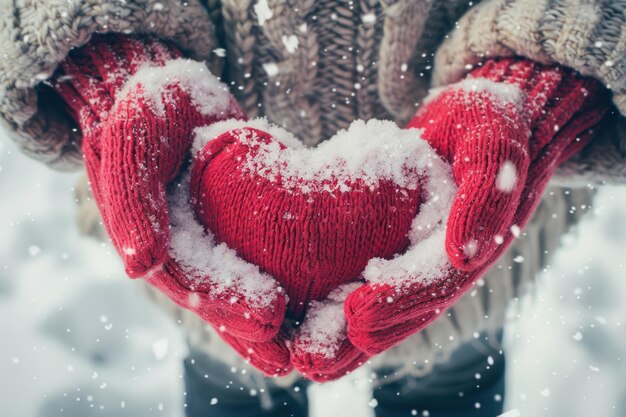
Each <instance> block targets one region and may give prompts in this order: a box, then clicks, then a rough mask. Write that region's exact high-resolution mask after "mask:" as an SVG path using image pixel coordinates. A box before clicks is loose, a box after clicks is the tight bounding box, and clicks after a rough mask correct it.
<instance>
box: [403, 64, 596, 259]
mask: <svg viewBox="0 0 626 417" xmlns="http://www.w3.org/2000/svg"><path fill="white" fill-rule="evenodd" d="M607 106H608V100H607V93H606V89H605V88H604V87H603V86H602V85H600V83H598V82H597V81H596V80H594V79H591V78H583V77H580V76H579V75H577V74H576V73H575V72H573V71H571V70H568V69H566V68H561V67H558V66H544V65H541V64H537V63H535V62H532V61H529V60H524V59H514V58H510V59H501V60H489V61H487V62H486V63H485V65H483V66H482V67H479V68H477V69H475V70H473V71H472V72H471V73H470V74H469V75H468V76H467V78H466V79H465V80H463V81H461V82H460V83H457V84H455V85H453V86H450V87H445V88H443V89H442V90H440V91H437V92H435V93H434V94H433V96H432V98H430V99H427V100H426V103H425V105H424V107H423V108H422V109H421V110H420V111H418V112H417V114H416V115H415V117H414V118H413V120H411V122H410V123H409V125H408V127H410V128H412V127H414V128H420V129H423V130H424V132H423V135H422V137H423V138H425V139H426V140H427V141H428V142H429V143H430V144H431V146H432V147H433V148H435V150H436V151H437V152H439V154H440V155H441V156H443V157H444V158H446V159H447V160H448V161H449V162H450V163H451V164H452V168H453V172H454V176H455V180H456V182H457V184H458V187H459V191H458V196H457V199H456V201H455V202H454V205H453V207H452V210H451V213H450V218H449V220H448V230H447V238H446V249H447V251H448V255H449V256H450V260H451V262H452V264H453V265H454V266H455V267H456V268H458V269H460V270H465V271H473V270H475V269H476V268H478V267H480V266H482V265H484V264H486V263H487V264H488V263H490V262H491V261H493V260H494V259H495V257H496V253H500V252H501V251H502V244H503V242H504V241H508V240H510V239H511V238H512V237H513V235H515V234H517V233H518V231H519V228H520V227H522V226H523V225H524V223H525V221H526V220H527V219H528V217H529V216H530V214H531V213H532V212H533V211H534V208H535V206H536V205H537V204H538V203H539V197H540V196H541V193H542V192H543V188H544V186H545V184H546V182H547V181H548V180H549V178H550V176H551V175H552V173H553V172H554V170H555V169H556V167H557V165H558V164H559V163H560V162H562V161H564V160H565V159H567V158H569V157H570V156H571V155H573V154H574V153H576V152H577V151H578V150H580V149H581V148H582V147H583V146H584V145H585V144H587V142H588V140H589V139H590V137H591V133H590V132H589V128H590V127H592V126H593V125H595V124H596V123H598V121H599V120H600V119H601V118H602V117H603V116H604V114H605V112H606V110H607Z"/></svg>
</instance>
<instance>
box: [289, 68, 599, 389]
mask: <svg viewBox="0 0 626 417" xmlns="http://www.w3.org/2000/svg"><path fill="white" fill-rule="evenodd" d="M608 103H609V100H608V97H607V93H606V90H605V89H604V88H603V87H602V86H601V85H600V84H599V83H597V82H596V81H594V80H592V79H589V78H583V77H580V76H578V75H577V74H575V73H573V72H572V71H569V70H566V69H562V68H559V67H546V66H542V65H540V64H536V63H533V62H529V61H526V60H522V59H503V60H491V61H488V62H487V63H486V64H485V65H484V66H483V67H481V68H479V69H477V70H475V71H473V72H472V73H471V74H470V75H469V76H468V77H467V78H466V79H465V80H463V81H461V82H460V83H457V84H454V85H451V86H447V87H444V88H442V89H439V90H438V91H435V92H433V94H432V95H431V96H430V97H429V98H428V99H427V100H426V102H425V105H424V107H423V108H422V109H420V110H419V111H418V113H417V114H416V116H415V118H414V119H413V120H412V121H411V123H410V124H409V127H416V128H421V129H422V132H421V136H422V138H424V139H426V140H427V141H428V142H429V143H430V144H431V146H433V148H435V149H436V150H437V152H439V154H440V155H441V156H443V157H444V158H445V159H447V160H448V161H449V162H450V163H451V165H452V171H453V175H454V180H455V182H456V183H457V185H458V187H459V189H458V192H457V194H456V197H455V198H454V201H453V202H451V206H449V208H448V210H449V217H448V220H447V222H446V224H444V223H443V222H442V224H440V225H439V226H438V228H437V230H436V231H434V232H433V233H432V234H431V235H430V237H429V238H427V239H424V240H423V241H421V242H419V243H418V244H417V245H416V246H415V247H413V248H412V249H410V250H409V251H407V252H406V253H404V254H403V255H402V256H400V257H398V258H396V259H393V260H389V261H381V260H376V261H373V262H371V263H370V264H369V265H368V267H367V268H366V269H365V271H364V273H363V278H364V279H365V281H367V283H366V284H364V285H362V286H360V287H359V288H357V289H356V290H354V291H352V292H351V293H350V294H349V295H347V297H346V298H345V302H344V305H343V308H344V313H345V326H347V334H348V339H349V340H348V341H346V340H344V339H339V338H334V339H333V338H332V337H330V338H328V337H327V338H326V340H330V341H331V345H330V346H325V349H326V351H328V350H330V351H331V352H332V353H333V354H332V355H329V356H327V357H320V355H313V356H312V355H310V354H308V353H307V351H310V347H309V344H310V340H309V339H310V338H309V337H308V335H307V334H306V333H307V332H301V335H300V337H299V338H296V340H295V341H294V343H293V346H292V347H291V350H292V363H293V364H294V367H295V368H296V369H299V370H301V371H304V372H305V373H307V374H308V375H311V376H312V377H313V379H316V380H322V381H323V380H328V379H334V378H337V377H338V376H341V375H344V374H346V373H347V372H350V371H351V370H353V369H354V368H356V367H358V366H359V364H360V362H362V360H361V361H360V362H359V361H356V362H355V361H354V358H355V357H357V355H358V353H359V352H361V353H365V354H367V355H373V354H377V353H380V352H382V351H384V350H386V349H388V348H390V347H392V346H394V345H396V344H398V343H400V342H401V341H403V340H404V339H406V338H407V337H409V336H410V335H412V334H414V333H415V332H417V331H419V330H420V329H422V328H424V327H426V326H427V325H428V324H429V323H431V322H432V321H433V320H435V319H436V318H437V317H438V316H439V315H440V314H441V313H442V312H444V311H445V309H446V308H447V307H449V306H450V305H452V304H453V303H454V302H455V301H456V300H457V299H458V298H459V297H460V296H461V295H463V294H464V293H465V292H466V291H467V290H468V289H469V288H471V286H472V285H473V283H474V282H475V281H476V280H477V279H478V278H480V277H481V276H482V275H483V274H484V273H485V272H486V270H487V269H488V268H489V266H490V265H491V264H492V263H493V262H495V260H497V258H498V256H500V255H501V254H502V253H503V252H504V251H505V250H506V248H507V247H508V246H509V244H510V243H511V241H512V240H513V239H514V237H515V236H517V235H518V234H519V232H520V229H521V228H523V227H524V225H525V224H526V222H527V221H528V220H529V218H530V217H531V215H532V213H533V211H534V209H535V208H536V206H537V204H538V203H539V200H540V198H541V195H542V193H543V190H544V189H545V187H546V185H547V182H548V180H549V178H550V175H551V174H552V173H553V172H554V170H555V169H556V167H557V165H558V164H559V163H560V162H562V161H564V160H565V159H567V158H568V157H569V156H571V155H572V154H573V153H575V152H576V151H578V150H579V149H581V147H583V146H584V145H585V144H586V143H587V142H588V141H589V140H590V138H591V137H592V130H591V128H592V127H593V126H594V125H596V124H597V123H598V122H599V121H600V119H601V118H602V117H603V116H604V114H605V113H606V111H607V108H608V105H609V104H608ZM418 217H419V215H418ZM326 308H327V309H328V310H329V311H330V310H331V307H329V306H326ZM312 316H313V318H315V317H322V318H323V317H328V313H326V314H321V313H319V312H318V313H317V314H313V315H312ZM323 321H324V320H323V319H318V320H317V323H310V324H309V329H313V330H315V331H317V332H323V331H324V329H323V327H322V324H323ZM305 324H306V322H305ZM304 328H305V329H306V326H304ZM311 331H312V330H309V332H311ZM365 357H367V356H365Z"/></svg>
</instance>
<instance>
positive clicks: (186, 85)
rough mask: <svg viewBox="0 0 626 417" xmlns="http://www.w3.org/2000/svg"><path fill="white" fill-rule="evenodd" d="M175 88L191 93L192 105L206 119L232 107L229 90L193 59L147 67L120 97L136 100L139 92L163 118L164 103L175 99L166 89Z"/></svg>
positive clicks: (139, 72)
mask: <svg viewBox="0 0 626 417" xmlns="http://www.w3.org/2000/svg"><path fill="white" fill-rule="evenodd" d="M174 85H175V86H178V87H180V88H181V89H182V90H183V91H184V92H185V93H187V94H189V95H190V97H191V100H192V103H193V104H195V106H196V108H197V109H198V111H199V112H200V113H202V114H203V115H205V116H212V115H216V116H217V115H220V114H223V113H224V112H225V111H226V110H228V108H229V104H230V93H229V91H228V87H226V85H224V84H223V83H221V82H220V81H219V80H218V79H217V78H216V77H215V76H214V75H213V74H211V71H210V70H209V69H208V68H207V66H206V65H205V64H204V63H201V62H197V61H193V60H190V59H172V60H168V61H167V62H165V64H164V65H162V66H153V65H148V64H146V65H145V66H143V67H142V68H140V69H139V70H137V72H136V73H135V74H134V75H132V76H131V77H130V78H129V79H128V80H127V81H126V83H125V85H124V88H122V90H121V91H120V92H119V93H118V94H117V97H129V96H131V97H136V96H137V95H136V94H131V92H133V91H140V92H141V97H143V98H144V99H145V100H146V102H147V103H149V105H150V109H151V110H152V112H153V113H154V114H155V115H157V116H160V117H164V116H165V104H166V103H167V102H168V101H169V102H171V101H172V100H173V99H174V97H173V91H171V90H169V89H168V88H167V87H169V86H174ZM139 86H140V87H139Z"/></svg>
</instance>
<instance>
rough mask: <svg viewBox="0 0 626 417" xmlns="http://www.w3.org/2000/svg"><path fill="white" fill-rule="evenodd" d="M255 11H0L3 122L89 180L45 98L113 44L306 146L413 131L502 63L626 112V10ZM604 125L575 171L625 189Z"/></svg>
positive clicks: (64, 124)
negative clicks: (576, 86) (74, 67)
mask: <svg viewBox="0 0 626 417" xmlns="http://www.w3.org/2000/svg"><path fill="white" fill-rule="evenodd" d="M257 3H258V2H256V1H239V0H223V1H208V2H207V1H199V0H190V1H185V2H180V1H178V0H136V1H132V2H129V1H127V2H112V1H109V0H85V1H80V2H61V1H57V2H52V3H51V2H50V1H49V0H30V1H28V2H15V1H0V50H1V51H3V53H4V54H5V55H3V59H2V60H0V123H1V124H2V125H3V126H4V127H5V128H6V129H7V132H8V133H9V136H10V137H11V138H13V139H15V140H16V141H17V143H18V145H19V146H20V148H21V149H23V150H24V151H25V152H26V153H27V154H29V155H30V156H32V157H35V158H37V159H40V160H42V161H44V162H46V163H48V164H50V165H52V166H54V167H55V168H57V169H72V168H73V169H76V168H80V167H81V163H80V157H81V150H80V141H81V137H80V135H79V134H78V132H75V131H73V130H72V128H73V127H74V126H73V124H72V123H71V122H70V121H69V120H68V119H67V118H66V117H65V115H64V114H63V112H61V111H59V110H60V109H59V107H58V106H56V105H55V102H54V101H51V100H50V97H49V96H48V95H47V94H46V92H45V90H42V89H40V88H38V87H37V86H38V84H39V83H40V82H41V81H42V80H44V79H46V78H47V77H49V75H50V74H51V73H52V72H53V71H54V69H55V68H56V66H57V65H58V64H59V63H60V62H61V61H62V60H63V59H64V57H65V56H66V55H67V53H68V51H69V50H70V49H72V48H76V47H79V46H81V45H84V44H85V43H86V42H87V41H88V40H89V38H90V36H91V35H93V34H95V33H107V32H112V33H115V32H117V33H150V34H154V35H155V36H157V37H158V38H160V39H168V40H172V41H174V42H175V43H176V44H177V45H179V46H180V47H181V48H182V49H183V50H184V51H185V52H186V53H187V54H188V55H187V56H189V57H192V58H194V59H198V58H199V59H203V60H206V61H207V62H210V63H212V64H213V65H211V66H210V68H211V70H212V71H213V73H214V74H216V75H220V76H221V77H222V79H223V80H224V81H225V82H227V83H228V85H229V86H230V87H231V88H232V91H233V93H234V94H235V95H236V97H237V99H238V100H239V102H240V103H241V104H242V106H243V107H244V109H245V111H246V113H247V114H248V116H250V117H253V116H257V115H267V116H268V117H269V118H270V120H271V121H272V122H274V123H276V124H278V125H281V126H285V127H286V128H287V129H289V130H290V131H291V132H293V133H294V134H296V135H297V136H298V137H299V138H301V139H302V140H303V141H304V142H306V143H308V144H315V143H317V142H319V141H321V140H324V139H327V138H330V137H331V136H332V135H333V134H334V133H335V132H336V131H337V130H338V129H342V128H346V127H347V126H348V125H349V124H350V123H351V122H352V121H353V120H355V119H364V120H368V119H371V118H380V119H394V120H397V121H398V123H400V124H402V125H404V124H405V123H406V122H408V120H409V119H410V118H411V116H412V115H413V113H414V111H415V109H416V106H418V105H419V103H420V101H421V99H422V98H423V97H424V96H425V95H426V93H427V91H428V89H429V88H430V86H431V74H432V76H433V80H434V82H435V84H436V85H446V84H450V83H453V82H456V81H458V80H460V79H461V78H462V77H463V76H464V74H465V73H466V72H467V68H469V67H468V65H470V66H477V65H478V64H479V63H480V62H482V61H484V60H485V59H486V58H489V57H498V56H515V55H519V56H525V57H528V58H530V59H533V60H536V61H538V62H544V63H560V64H561V65H565V66H568V67H571V68H574V69H576V70H577V71H579V72H581V73H583V74H585V75H589V76H592V77H594V78H596V79H599V80H601V81H602V82H603V83H604V84H605V85H610V86H611V88H612V89H613V91H614V102H615V103H616V104H618V105H619V106H620V109H621V111H622V113H623V112H624V111H626V110H625V109H626V107H624V104H623V103H624V95H625V91H626V84H625V82H626V81H625V80H626V77H624V74H625V73H624V71H625V68H626V66H625V65H626V63H625V59H626V58H625V57H626V54H624V45H625V43H624V42H625V36H626V30H624V28H626V24H625V22H626V20H625V16H624V14H623V13H622V11H623V10H624V8H625V4H626V3H625V0H619V1H612V2H600V1H589V2H586V3H584V2H583V3H581V2H578V1H572V0H557V1H546V0H542V1H535V0H483V1H481V2H480V3H478V2H473V3H472V2H468V1H465V0H441V1H432V0H393V1H380V0H357V1H353V2H345V1H343V0H341V1H340V0H323V1H313V0H294V1H290V2H280V1H269V2H267V10H266V9H264V8H263V7H260V5H258V4H257ZM261 4H264V3H261ZM472 4H474V5H472ZM257 6H259V7H257ZM456 22H458V28H456V26H457V25H456V24H455V23H456ZM222 48H223V49H222ZM435 54H436V60H435V58H434V57H435ZM222 64H225V65H222ZM222 68H223V70H224V71H223V72H222ZM604 125H605V126H606V129H599V131H598V132H597V133H598V135H599V136H602V137H603V138H606V141H605V143H603V145H607V146H602V147H601V149H599V150H598V151H597V152H589V153H586V154H585V155H584V158H583V160H582V161H577V162H578V163H577V164H575V165H573V166H572V170H574V169H576V168H580V169H582V170H584V174H585V177H586V178H587V179H588V180H592V181H594V182H596V181H597V182H602V181H605V180H610V181H614V182H620V181H621V182H623V181H624V180H623V178H626V168H625V167H624V166H625V165H626V163H624V161H623V159H624V158H623V156H622V155H623V153H624V149H626V145H625V144H626V136H624V134H623V133H624V132H625V131H626V130H625V129H624V126H626V119H625V118H624V117H623V116H619V117H616V118H614V119H611V120H606V121H605V123H604ZM617 125H620V126H622V128H621V129H615V126H617ZM618 134H619V135H618ZM620 141H621V142H620ZM596 142H597V141H594V142H593V143H592V144H591V145H590V147H592V148H593V147H595V146H596V145H595V144H596ZM620 143H621V145H620ZM620 151H621V153H620ZM572 170H570V171H564V173H565V172H566V173H567V174H568V175H569V177H571V175H572V172H571V171H572ZM576 172H578V171H574V174H575V173H576ZM569 177H568V176H564V177H563V180H567V179H568V178H569ZM620 179H621V180H620Z"/></svg>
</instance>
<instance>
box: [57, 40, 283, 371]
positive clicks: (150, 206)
mask: <svg viewBox="0 0 626 417" xmlns="http://www.w3.org/2000/svg"><path fill="white" fill-rule="evenodd" d="M180 58H181V54H180V52H179V51H178V50H177V49H176V48H175V47H173V46H170V45H167V44H165V43H163V42H159V41H157V40H154V39H151V38H133V37H129V36H124V35H107V36H97V37H94V38H93V39H92V40H91V41H90V43H89V44H87V45H86V46H84V47H83V48H81V49H80V50H77V51H73V52H71V53H70V55H69V56H68V57H67V58H66V59H65V60H64V61H63V62H62V64H61V66H60V68H59V70H58V71H57V73H56V74H55V76H54V78H53V80H52V86H53V88H54V89H55V90H56V91H57V92H58V93H59V94H60V96H61V97H62V98H63V99H64V101H65V103H66V104H67V105H68V108H69V112H70V115H71V116H72V117H73V118H74V120H75V121H76V122H77V123H78V125H79V126H80V128H81V130H82V133H83V144H82V147H83V153H84V160H85V165H86V168H87V173H88V176H89V180H90V183H91V187H92V190H93V194H94V198H95V200H96V203H97V206H98V208H99V210H100V213H101V215H102V218H103V222H104V226H105V228H106V230H107V232H108V234H109V236H110V238H111V240H112V242H113V244H114V246H115V248H116V249H117V251H118V253H119V254H120V256H121V257H122V259H123V261H124V264H125V267H126V271H127V273H128V275H129V276H130V277H132V278H137V277H143V278H144V279H146V280H147V281H148V282H150V283H151V284H152V285H154V286H156V287H157V288H159V289H160V290H161V291H163V292H164V293H166V294H167V295H168V296H169V297H170V298H171V299H172V300H173V301H174V302H176V303H177V304H179V305H181V306H182V307H184V308H187V309H190V310H192V311H194V312H196V313H197V314H198V315H199V316H200V317H202V318H203V319H204V320H206V321H207V322H209V323H210V324H212V325H213V326H215V327H216V328H218V329H219V330H220V333H222V334H223V335H224V337H225V338H226V339H227V340H229V341H230V342H232V343H231V344H234V345H236V346H235V347H236V348H237V349H238V350H239V351H240V352H243V354H244V355H246V356H249V352H250V351H251V350H255V351H257V352H263V351H265V350H266V349H265V348H267V347H268V346H270V345H272V344H275V340H272V338H274V337H275V336H276V334H277V332H278V330H279V328H280V324H281V323H282V320H283V316H284V311H285V304H286V302H285V297H284V295H283V293H282V291H281V290H280V287H279V286H278V284H277V283H276V282H269V284H268V285H267V286H266V288H265V289H266V293H265V294H264V295H265V299H264V302H263V303H258V302H256V300H254V299H253V298H251V297H248V295H247V294H244V293H242V291H244V290H242V289H241V288H237V287H236V286H228V285H224V282H218V281H219V280H217V281H216V279H215V277H213V276H211V275H208V274H204V272H206V271H202V270H197V269H194V268H193V265H188V264H186V263H185V259H186V258H185V257H184V256H183V257H181V256H178V257H177V256H172V255H173V253H172V248H171V247H170V243H171V242H170V239H171V231H170V212H169V209H168V198H167V194H168V193H167V190H166V187H167V186H168V184H170V183H171V182H172V181H173V180H174V179H175V178H176V177H177V176H178V175H179V173H180V171H181V167H183V165H184V163H185V161H186V159H187V158H188V154H189V150H190V148H191V144H192V131H193V130H194V129H195V128H196V127H198V126H205V125H210V124H212V123H214V122H216V121H219V120H224V119H229V118H244V117H245V116H244V113H243V112H242V110H241V109H240V108H239V106H238V105H237V103H236V101H235V100H234V98H233V97H232V96H231V95H230V94H229V93H228V92H227V90H226V87H225V86H223V85H222V84H220V83H219V82H218V80H217V79H216V78H215V77H213V76H212V75H211V74H210V73H209V70H208V69H207V68H206V66H205V65H204V64H201V63H198V62H193V61H190V60H184V59H180ZM185 203H188V201H186V202H185ZM174 255H176V254H174ZM179 255H180V254H179ZM239 338H241V340H239ZM280 343H281V345H280V349H278V350H279V351H281V352H283V353H285V354H286V348H285V347H284V343H283V342H280ZM253 346H254V348H253ZM278 356H281V361H282V362H281V363H282V364H284V363H286V362H288V356H285V355H284V354H282V355H281V354H280V353H278ZM269 357H270V361H269V362H272V360H273V359H272V358H271V357H272V355H269ZM257 359H258V362H260V363H263V362H264V360H263V359H262V358H257ZM277 367H278V368H283V366H282V365H280V366H277ZM266 368H267V369H268V373H275V372H274V371H273V370H272V368H275V366H274V364H270V366H269V367H266Z"/></svg>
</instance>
